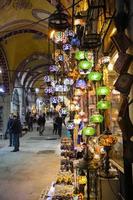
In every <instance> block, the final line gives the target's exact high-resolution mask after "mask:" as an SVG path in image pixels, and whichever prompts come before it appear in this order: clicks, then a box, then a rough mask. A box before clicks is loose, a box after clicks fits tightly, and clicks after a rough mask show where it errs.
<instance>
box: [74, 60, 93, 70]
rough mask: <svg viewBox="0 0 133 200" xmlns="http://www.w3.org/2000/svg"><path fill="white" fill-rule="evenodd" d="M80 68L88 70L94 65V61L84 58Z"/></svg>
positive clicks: (79, 65)
mask: <svg viewBox="0 0 133 200" xmlns="http://www.w3.org/2000/svg"><path fill="white" fill-rule="evenodd" d="M78 67H79V69H82V70H88V69H90V68H92V67H93V63H92V62H90V61H87V60H82V61H80V62H79V64H78Z"/></svg>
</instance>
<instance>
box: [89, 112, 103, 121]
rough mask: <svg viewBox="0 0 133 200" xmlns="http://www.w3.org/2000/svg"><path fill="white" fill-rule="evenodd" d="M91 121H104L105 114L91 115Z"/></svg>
mask: <svg viewBox="0 0 133 200" xmlns="http://www.w3.org/2000/svg"><path fill="white" fill-rule="evenodd" d="M90 122H92V123H102V122H103V116H102V115H100V114H94V115H92V116H91V117H90Z"/></svg>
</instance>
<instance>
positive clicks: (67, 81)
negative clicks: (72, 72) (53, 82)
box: [64, 78, 74, 85]
mask: <svg viewBox="0 0 133 200" xmlns="http://www.w3.org/2000/svg"><path fill="white" fill-rule="evenodd" d="M73 83H74V80H73V79H72V78H65V79H64V85H72V84H73Z"/></svg>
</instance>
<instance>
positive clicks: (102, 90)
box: [96, 86, 110, 96]
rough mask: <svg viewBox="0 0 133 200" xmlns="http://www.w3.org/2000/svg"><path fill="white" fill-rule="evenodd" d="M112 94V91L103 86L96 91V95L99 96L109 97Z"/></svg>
mask: <svg viewBox="0 0 133 200" xmlns="http://www.w3.org/2000/svg"><path fill="white" fill-rule="evenodd" d="M109 93H110V89H109V87H107V86H101V87H98V88H97V89H96V94H97V95H98V96H107V95H108V94H109Z"/></svg>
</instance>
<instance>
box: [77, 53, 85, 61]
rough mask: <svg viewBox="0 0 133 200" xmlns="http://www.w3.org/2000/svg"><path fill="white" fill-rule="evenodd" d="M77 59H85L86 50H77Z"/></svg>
mask: <svg viewBox="0 0 133 200" xmlns="http://www.w3.org/2000/svg"><path fill="white" fill-rule="evenodd" d="M75 59H76V60H83V59H85V52H84V51H77V52H76V53H75Z"/></svg>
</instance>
